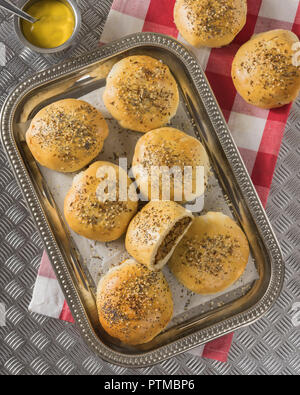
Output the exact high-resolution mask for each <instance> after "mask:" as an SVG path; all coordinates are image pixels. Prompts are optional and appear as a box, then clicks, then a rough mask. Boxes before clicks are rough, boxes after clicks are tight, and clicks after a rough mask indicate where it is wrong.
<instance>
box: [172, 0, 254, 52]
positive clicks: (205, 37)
mask: <svg viewBox="0 0 300 395" xmlns="http://www.w3.org/2000/svg"><path fill="white" fill-rule="evenodd" d="M174 19H175V23H176V25H177V28H178V30H179V32H180V33H181V35H182V36H183V38H184V39H185V40H186V41H187V42H189V43H190V44H191V45H194V46H195V47H211V48H216V47H222V46H225V45H228V44H230V43H231V42H232V41H233V40H234V38H235V37H236V36H237V34H238V33H239V32H240V31H241V30H242V29H243V27H244V26H245V24H246V19H247V0H177V1H176V4H175V8H174Z"/></svg>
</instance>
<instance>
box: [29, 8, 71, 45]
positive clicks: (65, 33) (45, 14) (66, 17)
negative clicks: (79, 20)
mask: <svg viewBox="0 0 300 395" xmlns="http://www.w3.org/2000/svg"><path fill="white" fill-rule="evenodd" d="M25 10H26V12H28V14H30V15H31V16H33V17H35V18H37V19H38V21H37V22H35V23H30V22H27V21H24V20H22V22H21V29H22V32H23V34H24V36H25V38H26V39H27V40H28V41H29V42H30V43H31V44H33V45H35V46H36V47H39V48H57V47H59V46H61V45H63V44H64V43H65V42H66V41H68V40H69V39H70V37H71V36H72V34H73V32H74V29H75V15H74V12H73V10H72V8H71V7H70V6H69V5H68V3H64V2H61V1H59V0H38V1H37V2H35V3H33V4H31V5H29V6H28V7H26V9H25Z"/></svg>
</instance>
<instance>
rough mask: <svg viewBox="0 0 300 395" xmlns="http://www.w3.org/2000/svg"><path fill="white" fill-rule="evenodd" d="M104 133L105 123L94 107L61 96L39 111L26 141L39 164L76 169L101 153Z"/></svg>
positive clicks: (63, 168)
mask: <svg viewBox="0 0 300 395" xmlns="http://www.w3.org/2000/svg"><path fill="white" fill-rule="evenodd" d="M107 136H108V126H107V123H106V121H105V120H104V118H103V116H102V114H101V113H100V112H99V111H98V110H97V109H96V108H94V107H93V106H91V105H90V104H88V103H86V102H84V101H82V100H76V99H64V100H60V101H57V102H55V103H52V104H50V105H49V106H46V107H45V108H43V109H42V110H41V111H39V112H38V114H37V115H36V116H35V117H34V118H33V120H32V121H31V124H30V127H29V129H28V130H27V133H26V142H27V144H28V147H29V149H30V151H31V152H32V155H33V156H34V158H35V159H36V160H37V161H38V162H39V163H40V164H41V165H43V166H45V167H48V168H49V169H52V170H56V171H60V172H75V171H78V170H80V169H82V168H83V167H84V166H86V165H88V164H89V163H90V162H91V161H92V160H93V159H94V158H95V157H96V156H97V155H98V154H99V153H100V152H101V150H102V147H103V144H104V140H105V139H106V137H107Z"/></svg>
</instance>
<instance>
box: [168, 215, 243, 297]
mask: <svg viewBox="0 0 300 395" xmlns="http://www.w3.org/2000/svg"><path fill="white" fill-rule="evenodd" d="M249 253H250V252H249V244H248V241H247V239H246V236H245V235H244V233H243V232H242V230H241V229H240V227H239V226H238V225H237V224H236V223H235V222H234V221H233V220H232V219H231V218H229V217H227V216H226V215H224V214H222V213H214V212H209V213H207V214H206V215H204V216H202V217H197V218H196V219H195V220H194V222H193V223H192V226H191V227H190V229H189V230H188V232H187V233H186V235H185V236H184V237H183V239H182V241H181V242H180V243H179V245H178V246H177V248H176V250H175V252H174V254H173V256H172V258H171V259H170V262H169V267H170V269H171V271H172V273H173V274H174V275H175V277H176V278H177V280H178V281H179V282H181V283H182V284H183V285H184V286H185V287H186V288H188V289H189V290H191V291H193V292H195V293H197V294H202V295H206V294H215V293H218V292H221V291H224V290H225V289H226V288H228V287H229V286H230V285H232V284H233V283H235V282H236V281H237V280H238V279H239V278H240V277H241V276H242V274H243V273H244V271H245V268H246V266H247V263H248V259H249Z"/></svg>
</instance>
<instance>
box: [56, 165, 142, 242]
mask: <svg viewBox="0 0 300 395" xmlns="http://www.w3.org/2000/svg"><path fill="white" fill-rule="evenodd" d="M99 169H100V170H103V171H104V172H106V170H107V171H108V172H110V171H111V170H113V171H115V174H116V180H117V184H116V187H117V190H118V187H119V182H118V180H119V174H121V176H122V177H124V180H125V182H126V180H127V185H128V188H129V187H130V185H131V184H132V182H131V180H130V179H129V178H128V176H127V174H126V172H125V171H124V170H123V169H121V168H120V167H119V166H116V165H114V164H113V163H109V162H95V163H93V164H92V165H91V166H90V167H89V168H88V169H87V170H86V171H85V172H82V173H81V174H79V175H78V176H76V177H75V178H74V182H73V185H72V187H71V189H70V191H69V192H68V194H67V196H66V198H65V203H64V214H65V218H66V221H67V223H68V224H69V226H70V228H71V229H72V230H73V231H74V232H76V233H78V234H79V235H81V236H84V237H86V238H88V239H91V240H98V241H102V242H108V241H113V240H117V239H118V238H119V237H121V235H122V234H123V233H125V231H126V229H127V226H128V224H129V222H130V220H131V218H132V217H133V216H134V215H135V213H136V211H137V206H138V203H137V201H134V200H133V198H132V200H131V199H130V198H129V197H131V195H130V196H129V197H128V199H127V200H126V201H120V200H119V195H118V193H117V194H116V197H117V200H116V201H110V200H107V201H101V199H99V196H100V197H101V194H100V195H99V192H98V191H99V190H98V187H99V184H100V183H101V182H102V181H103V179H104V178H101V177H99V176H98V174H99ZM106 174H107V173H106ZM125 185H126V184H125ZM103 200H104V199H103Z"/></svg>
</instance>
